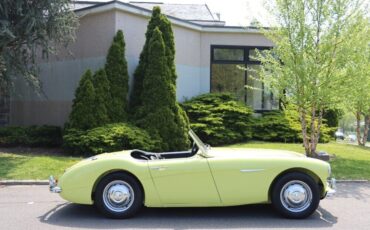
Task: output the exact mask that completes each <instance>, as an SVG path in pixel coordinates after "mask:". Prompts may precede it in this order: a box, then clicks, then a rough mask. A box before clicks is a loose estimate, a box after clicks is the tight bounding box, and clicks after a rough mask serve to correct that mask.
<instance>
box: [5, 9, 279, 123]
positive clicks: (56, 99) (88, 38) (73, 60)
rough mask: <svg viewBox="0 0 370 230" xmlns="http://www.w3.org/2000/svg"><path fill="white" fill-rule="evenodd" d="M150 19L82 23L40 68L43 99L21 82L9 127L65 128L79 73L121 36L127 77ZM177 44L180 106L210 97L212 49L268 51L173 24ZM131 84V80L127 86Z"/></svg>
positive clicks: (248, 41) (254, 40)
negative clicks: (65, 45)
mask: <svg viewBox="0 0 370 230" xmlns="http://www.w3.org/2000/svg"><path fill="white" fill-rule="evenodd" d="M148 19H149V18H148V17H146V16H141V15H135V14H132V13H128V12H124V11H121V10H110V11H107V12H104V13H95V14H89V15H85V16H83V17H81V18H80V27H79V29H78V31H77V39H76V41H75V43H73V44H71V45H70V46H69V47H68V49H63V50H61V51H60V52H59V53H58V55H57V56H53V57H51V58H50V59H49V60H48V61H41V62H40V69H41V72H40V79H41V81H42V84H43V93H44V95H37V94H35V93H34V92H33V91H32V90H31V89H29V88H28V87H27V86H26V85H25V84H23V83H22V82H19V83H17V86H16V88H17V92H16V94H14V95H13V96H12V100H11V114H10V123H11V124H12V125H33V124H37V125H41V124H51V125H63V124H64V123H65V121H66V120H67V119H68V115H69V113H70V110H71V105H72V100H73V98H74V91H75V88H76V87H77V85H78V81H79V79H80V77H81V75H82V74H83V72H84V71H85V70H86V69H87V68H90V69H92V70H96V69H98V68H100V67H102V66H103V65H104V63H105V57H106V54H107V52H108V49H109V46H110V45H111V42H112V38H113V36H114V34H115V32H116V31H117V30H119V29H121V30H123V32H124V36H125V41H126V59H127V62H128V71H129V74H130V77H131V78H132V74H133V72H134V70H135V68H136V66H137V63H138V61H139V56H140V52H141V50H142V47H143V45H144V42H145V31H146V27H147V23H148ZM173 31H174V36H175V44H176V69H177V74H178V79H177V99H178V100H179V101H183V100H185V99H188V98H191V97H193V96H196V95H199V94H202V93H207V92H209V85H210V84H209V83H210V47H211V45H248V46H254V45H255V46H269V45H272V44H271V42H269V41H268V40H267V39H266V38H264V37H263V36H262V35H260V34H256V33H235V32H233V33H230V32H228V33H226V32H202V31H199V30H195V29H192V28H187V27H184V26H183V25H176V24H173ZM131 82H132V79H130V84H131Z"/></svg>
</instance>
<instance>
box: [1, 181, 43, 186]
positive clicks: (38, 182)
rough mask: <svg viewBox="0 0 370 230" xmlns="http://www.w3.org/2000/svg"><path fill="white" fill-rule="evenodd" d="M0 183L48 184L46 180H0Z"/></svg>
mask: <svg viewBox="0 0 370 230" xmlns="http://www.w3.org/2000/svg"><path fill="white" fill-rule="evenodd" d="M0 185H49V181H48V180H0Z"/></svg>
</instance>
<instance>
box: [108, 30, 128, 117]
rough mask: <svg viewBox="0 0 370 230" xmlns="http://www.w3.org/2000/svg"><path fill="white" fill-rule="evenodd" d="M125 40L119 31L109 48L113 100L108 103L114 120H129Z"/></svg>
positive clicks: (109, 73) (110, 87)
mask: <svg viewBox="0 0 370 230" xmlns="http://www.w3.org/2000/svg"><path fill="white" fill-rule="evenodd" d="M125 46H126V45H125V41H124V36H123V32H122V30H119V31H117V34H116V36H115V37H114V38H113V43H112V45H111V47H110V48H109V51H108V55H107V62H106V64H105V71H106V73H107V77H108V80H109V91H107V93H109V92H110V98H111V102H110V103H108V104H107V109H108V115H109V118H110V120H111V121H112V122H121V121H126V120H127V96H128V79H129V77H128V72H127V61H126V58H125Z"/></svg>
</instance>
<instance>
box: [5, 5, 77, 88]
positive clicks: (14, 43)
mask: <svg viewBox="0 0 370 230" xmlns="http://www.w3.org/2000/svg"><path fill="white" fill-rule="evenodd" d="M69 4H70V1H69V0H2V1H1V2H0V15H1V20H0V77H1V81H0V84H1V87H2V88H9V86H11V84H12V83H13V82H14V77H15V75H19V76H21V77H23V78H25V80H27V82H28V83H29V84H30V85H32V86H35V87H36V88H38V87H39V86H40V85H39V80H38V77H37V72H38V71H37V66H36V56H37V54H40V53H41V52H42V53H44V54H46V56H47V54H49V53H54V52H55V51H56V47H57V46H58V45H60V44H66V43H68V42H69V41H71V40H73V39H74V36H75V29H76V27H77V17H76V15H75V14H74V13H73V11H72V10H71V8H70V5H69ZM40 51H41V52H40Z"/></svg>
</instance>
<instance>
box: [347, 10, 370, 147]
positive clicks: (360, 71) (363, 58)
mask: <svg viewBox="0 0 370 230" xmlns="http://www.w3.org/2000/svg"><path fill="white" fill-rule="evenodd" d="M350 32H351V35H352V36H351V39H350V40H349V41H346V42H347V43H348V46H347V47H348V49H346V50H345V51H346V53H345V55H346V57H348V60H347V61H346V62H345V63H344V65H345V68H346V76H347V77H346V80H347V81H346V83H345V85H347V86H348V87H347V88H346V90H345V91H344V93H345V95H346V97H345V98H344V101H345V103H346V107H347V109H348V110H349V111H351V112H352V113H353V114H354V115H355V117H356V134H357V141H358V144H359V145H362V146H364V145H365V144H366V142H367V139H368V135H369V127H370V37H369V35H370V18H368V17H365V15H359V16H358V18H357V20H355V21H354V23H353V25H352V26H351V29H350ZM362 122H363V124H364V129H363V134H361V123H362Z"/></svg>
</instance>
